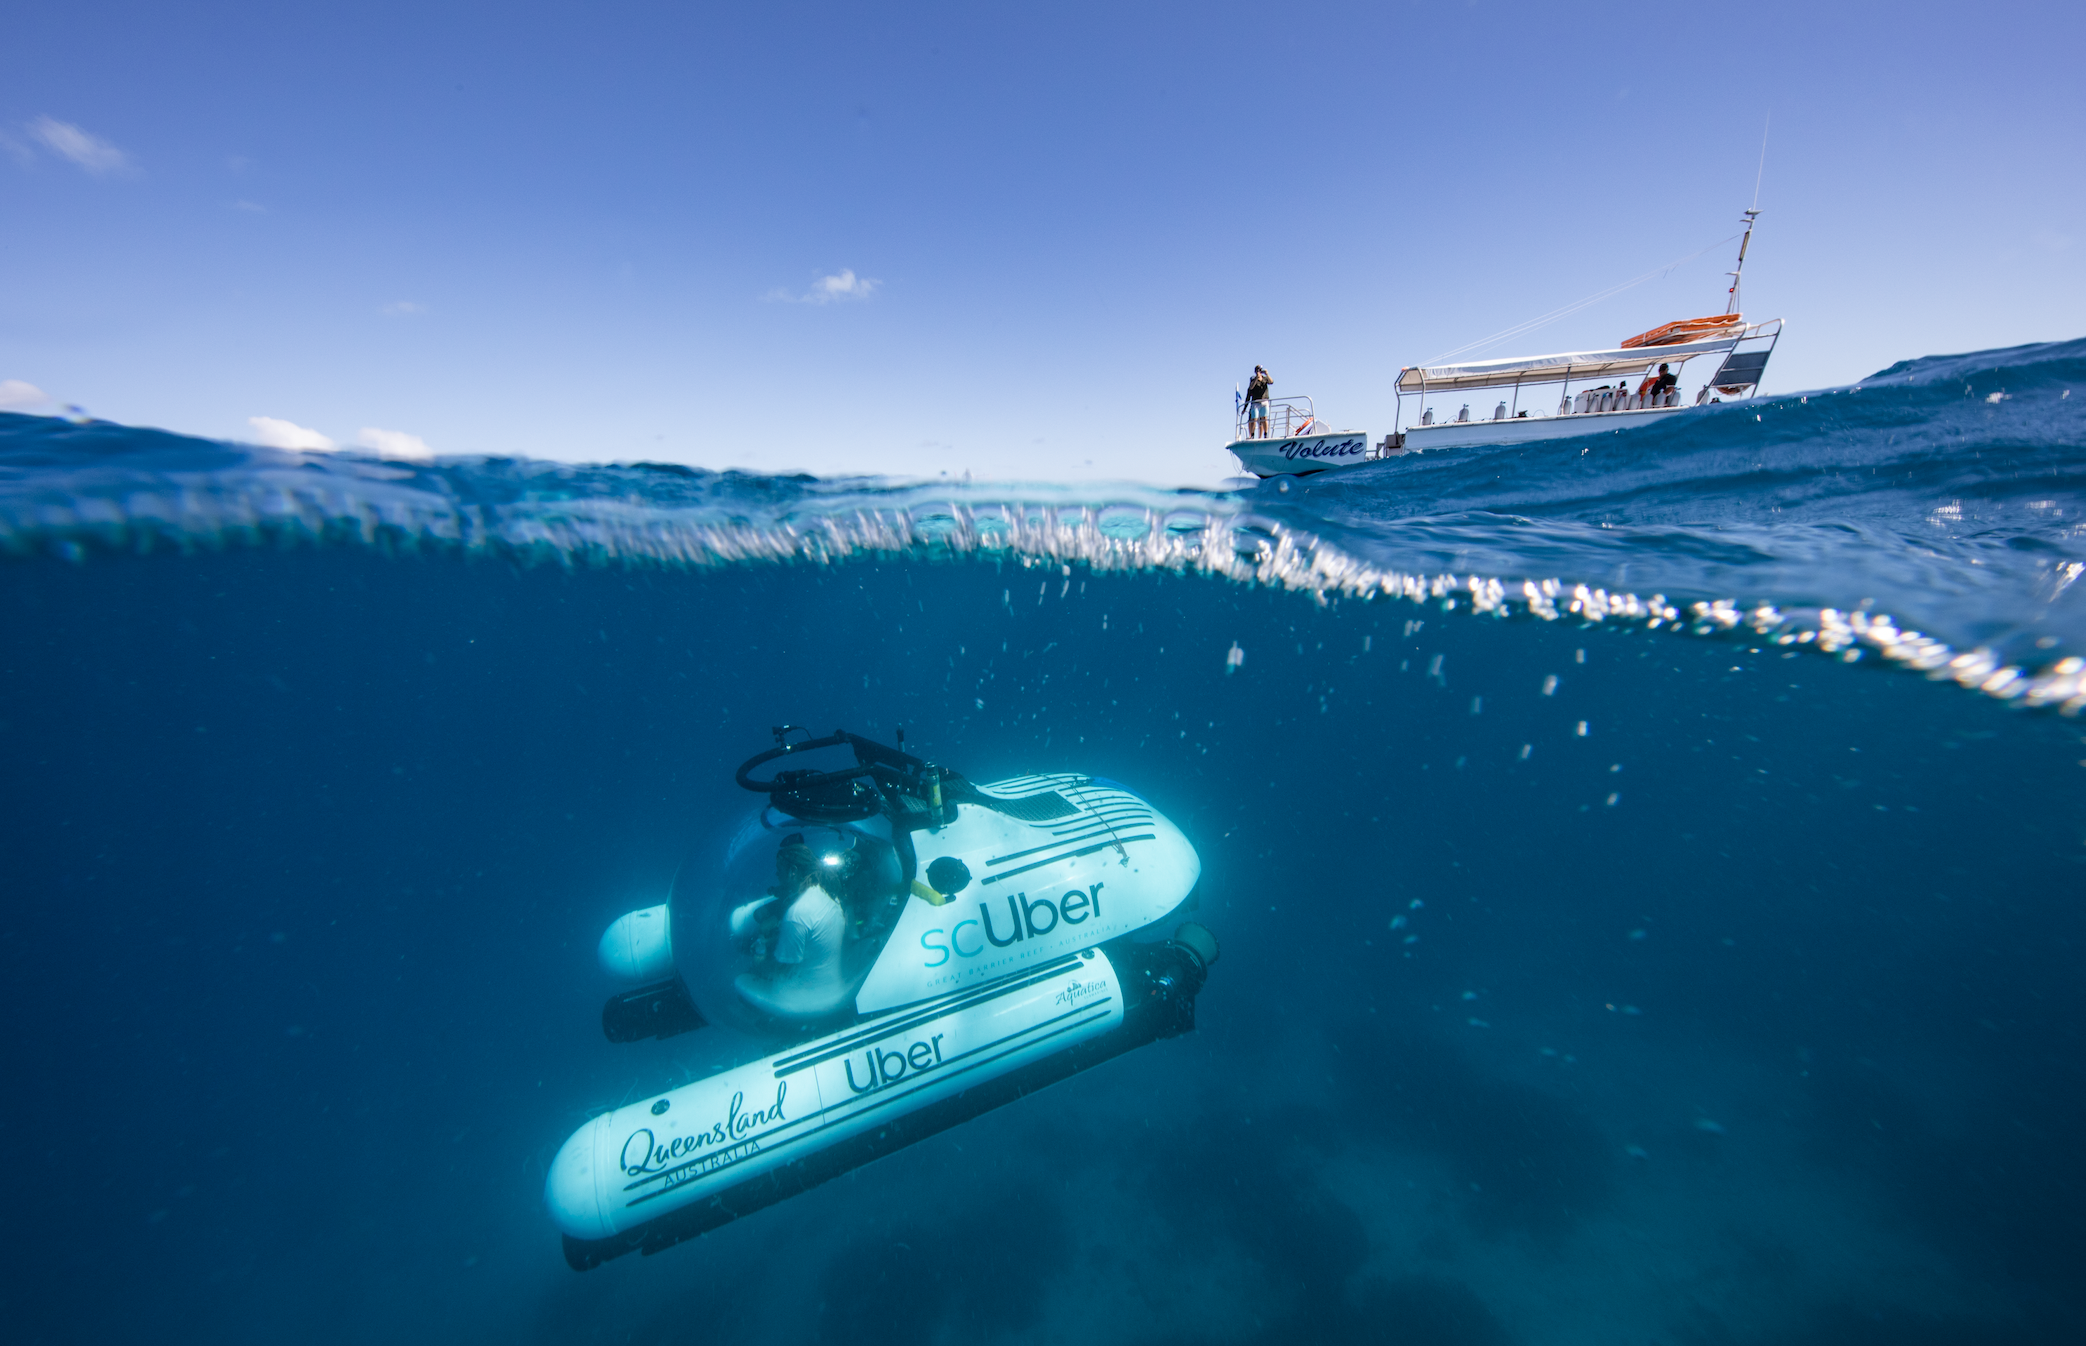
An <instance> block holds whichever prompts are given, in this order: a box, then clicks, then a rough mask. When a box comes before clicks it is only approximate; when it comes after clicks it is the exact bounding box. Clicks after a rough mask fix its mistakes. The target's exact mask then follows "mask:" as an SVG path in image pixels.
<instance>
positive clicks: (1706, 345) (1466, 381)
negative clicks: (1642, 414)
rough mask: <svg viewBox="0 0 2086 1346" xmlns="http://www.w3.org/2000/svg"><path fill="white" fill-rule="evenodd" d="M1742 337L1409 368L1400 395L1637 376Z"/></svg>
mask: <svg viewBox="0 0 2086 1346" xmlns="http://www.w3.org/2000/svg"><path fill="white" fill-rule="evenodd" d="M1743 339H1744V338H1743V336H1742V335H1741V334H1740V333H1737V332H1734V333H1732V334H1731V335H1729V336H1721V337H1716V338H1713V339H1712V340H1709V341H1685V342H1679V343H1676V344H1674V345H1671V346H1640V347H1638V348H1636V349H1635V350H1623V349H1620V348H1618V349H1615V350H1605V351H1566V352H1565V353H1563V354H1561V355H1534V356H1524V357H1522V358H1521V359H1518V360H1481V361H1478V362H1477V363H1475V364H1460V365H1431V366H1427V365H1413V366H1409V367H1407V368H1405V369H1401V370H1399V371H1398V391H1399V392H1401V393H1418V392H1449V391H1454V390H1458V389H1471V388H1510V387H1518V386H1520V385H1523V384H1530V383H1536V384H1541V383H1561V382H1563V381H1565V380H1567V379H1571V380H1574V381H1576V380H1579V379H1597V378H1602V377H1605V376H1607V375H1610V374H1635V373H1638V372H1640V371H1642V370H1646V369H1649V368H1651V367H1653V366H1655V365H1657V364H1658V363H1659V362H1660V361H1665V362H1667V363H1669V364H1678V363H1680V362H1681V361H1682V360H1686V359H1689V358H1691V357H1693V356H1697V355H1717V354H1721V353H1723V352H1724V351H1728V350H1730V349H1731V348H1732V347H1733V346H1736V345H1737V344H1738V343H1739V342H1740V341H1741V340H1743Z"/></svg>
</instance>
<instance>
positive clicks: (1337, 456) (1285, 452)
mask: <svg viewBox="0 0 2086 1346" xmlns="http://www.w3.org/2000/svg"><path fill="white" fill-rule="evenodd" d="M1224 447H1225V448H1226V449H1228V450H1229V451H1230V452H1231V455H1232V456H1233V457H1234V458H1237V459H1238V460H1239V463H1240V465H1241V466H1243V467H1244V468H1245V469H1246V470H1247V471H1248V472H1251V473H1252V474H1253V475H1254V476H1256V477H1280V476H1297V477H1301V476H1306V475H1309V474H1310V473H1313V472H1323V471H1325V470H1326V469H1327V468H1330V467H1348V466H1351V465H1353V464H1355V463H1359V462H1361V461H1363V460H1364V459H1366V458H1367V457H1368V456H1369V436H1368V435H1366V434H1364V433H1362V432H1361V431H1359V430H1341V431H1337V432H1334V433H1331V434H1324V435H1292V436H1291V437H1289V438H1287V439H1235V440H1233V441H1232V442H1231V443H1229V444H1227V445H1225V446H1224Z"/></svg>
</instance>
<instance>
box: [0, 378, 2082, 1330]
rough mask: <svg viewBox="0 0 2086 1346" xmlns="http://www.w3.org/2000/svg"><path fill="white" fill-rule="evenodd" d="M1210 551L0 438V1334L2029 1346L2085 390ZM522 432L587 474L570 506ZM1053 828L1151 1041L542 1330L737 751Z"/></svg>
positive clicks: (2065, 1110)
mask: <svg viewBox="0 0 2086 1346" xmlns="http://www.w3.org/2000/svg"><path fill="white" fill-rule="evenodd" d="M1676 421H1677V422H1678V423H1669V424H1668V425H1666V426H1663V427H1659V428H1654V429H1646V430H1640V431H1636V432H1633V433H1630V434H1626V435H1615V436H1605V437H1596V438H1594V439H1592V440H1586V439H1578V440H1571V441H1567V442H1564V443H1555V444H1532V445H1520V446H1514V447H1511V448H1506V449H1499V450H1479V451H1472V452H1468V453H1463V454H1458V455H1443V456H1440V457H1438V458H1437V457H1428V458H1421V457H1418V456H1414V457H1409V458H1400V459H1393V460H1389V461H1386V462H1383V463H1380V464H1374V465H1370V466H1366V467H1362V468H1357V469H1353V470H1350V471H1347V472H1342V473H1337V474H1332V475H1329V476H1323V477H1317V478H1310V479H1296V480H1286V481H1284V480H1278V481H1274V482H1268V483H1262V484H1258V485H1254V486H1251V487H1249V488H1242V489H1238V490H1234V491H1198V490H1160V489H1155V488H1151V487H1141V486H1125V487H1120V488H1114V487H1097V486H1092V485H1077V486H1072V485H1055V486H1052V485H1006V484H985V483H975V484H974V483H969V482H953V481H933V482H917V481H911V482H900V481H892V480H886V479H878V478H860V479H848V480H833V479H814V478H810V477H762V476H755V475H748V474H742V473H723V474H717V473H709V472H702V471H696V470H691V469H687V468H683V467H678V466H667V465H652V464H642V463H637V464H628V465H621V466H592V467H574V466H570V465H562V464H551V463H541V462H530V461H522V460H512V459H470V460H443V461H440V462H437V463H432V464H429V463H403V462H382V461H376V460H371V459H358V458H353V457H347V456H330V455H316V454H313V455H306V454H297V453H288V452H279V451H273V450H266V449H259V448H254V447H252V446H246V445H236V444H226V443H218V442H211V441H205V440H199V439H194V438H187V437H183V436H178V435H173V434H167V433H162V432H157V431H152V430H141V429H133V428H128V427H123V426H116V425H110V424H105V423H78V424H76V423H73V422H70V421H66V420H61V419H49V418H33V417H23V416H11V415H0V631H4V632H5V637H4V645H0V752H4V761H5V764H6V771H5V773H4V777H0V780H4V791H5V794H4V800H0V802H4V809H5V819H6V822H5V825H4V827H0V876H4V878H0V884H4V890H0V891H4V894H5V896H4V906H0V996H4V1002H0V1003H4V1011H5V1022H6V1025H7V1030H8V1031H7V1032H6V1033H5V1035H4V1036H0V1076H4V1079H5V1081H6V1100H7V1106H6V1107H5V1109H4V1110H0V1128H4V1129H0V1146H4V1150H5V1153H6V1154H7V1155H8V1156H9V1161H8V1169H7V1173H8V1183H7V1188H8V1198H7V1202H6V1211H7V1217H8V1218H7V1219H6V1221H5V1232H4V1234H0V1237H4V1238H5V1240H6V1242H7V1247H6V1250H5V1256H4V1258H0V1321H4V1322H5V1323H6V1325H7V1326H6V1336H7V1338H8V1339H9V1340H10V1341H16V1342H24V1343H28V1342H36V1343H43V1342H53V1343H56V1342H117V1341H140V1340H151V1341H157V1342H175V1343H180V1342H212V1343H223V1342H235V1343H244V1342H253V1343H275V1342H283V1341H299V1342H365V1341H374V1340H383V1341H389V1342H405V1343H413V1342H431V1343H432V1342H439V1343H444V1344H445V1346H448V1344H450V1343H457V1342H481V1341H482V1342H539V1341H540V1342H601V1343H624V1342H631V1343H651V1342H683V1341H685V1342H704V1343H710V1342H745V1343H754V1342H759V1343H793V1342H847V1343H860V1344H861V1346H883V1344H884V1343H891V1344H892V1346H896V1344H898V1343H966V1344H968V1343H981V1342H1000V1341H1009V1342H1036V1343H1044V1342H1049V1343H1061V1342H1065V1341H1079V1342H1090V1343H1117V1342H1120V1343H1128V1344H1131V1346H1146V1344H1148V1346H1186V1344H1188V1343H1275V1342H1292V1341H1298V1342H1303V1341H1308V1342H1314V1343H1327V1344H1328V1346H1341V1344H1342V1343H1362V1342H1370V1343H1377V1342H1381V1343H1414V1344H1416V1346H1449V1344H1456V1346H1462V1344H1465V1343H1468V1344H1471V1346H1478V1344H1480V1343H1482V1344H1486V1346H1490V1344H1492V1343H1525V1344H1526V1346H1548V1344H1556V1346H1563V1344H1565V1343H1572V1344H1575V1346H1576V1344H1577V1343H1589V1344H1590V1343H1662V1344H1666V1346H1689V1344H1698V1343H1699V1344H1700V1346H1727V1344H1732V1346H1736V1344H1741V1343H1744V1344H1750V1343H1766V1342H1776V1343H1792V1342H1793V1343H1828V1342H1831V1343H1895V1344H1899V1346H1903V1344H1904V1343H1912V1344H1913V1346H1922V1344H1924V1343H1956V1342H1973V1343H1985V1342H1991V1343H1999V1342H2073V1341H2078V1340H2081V1339H2086V1280H2082V1269H2086V1144H2082V1139H2086V1137H2082V1126H2081V1121H2080V1117H2081V1109H2082V1105H2086V1040H2082V1011H2086V989H2082V981H2081V976H2080V969H2081V959H2082V957H2086V911H2082V902H2086V736H2082V728H2086V718H2081V717H2080V716H2079V712H2080V711H2081V709H2082V708H2086V678H2082V673H2081V668H2082V665H2081V663H2080V661H2079V659H2078V658H2077V657H2076V656H2078V655H2080V654H2086V585H2081V584H2078V583H2077V582H2076V581H2077V580H2078V578H2079V577H2080V575H2081V573H2082V571H2086V341H2078V342H2070V343H2063V344H2056V345H2042V346H2030V347H2022V348H2017V349H2012V350H2002V351H1987V352H1981V353H1977V354H1972V355H1963V356H1952V357H1945V358H1931V359H1922V360H1915V361H1909V362H1907V363H1904V364H1901V365H1897V366H1893V367H1892V368H1891V369H1888V370H1884V371H1882V372H1880V373H1878V374H1877V375H1876V376H1874V377H1872V378H1870V379H1868V380H1865V381H1864V382H1863V383H1861V384H1860V385H1858V386H1852V387H1846V388H1838V389H1828V390H1821V391H1818V392H1813V393H1810V394H1808V395H1801V394H1790V395H1787V396H1775V397H1767V398H1761V399H1758V400H1754V401H1748V402H1740V403H1731V404H1727V405H1724V406H1721V407H1719V408H1716V409H1714V411H1712V412H1711V413H1709V414H1706V415H1702V416H1692V417H1685V418H1676ZM583 447H584V446H580V449H579V450H576V451H583ZM784 722H789V723H796V724H808V725H810V726H812V727H813V728H814V729H815V730H817V731H818V732H826V731H828V730H830V729H832V728H833V727H835V726H839V727H845V728H847V729H850V730H853V731H856V732H858V733H863V734H867V735H871V736H876V737H881V738H885V739H888V738H889V737H890V736H891V734H892V733H893V731H895V730H896V729H898V728H900V727H903V728H904V730H905V731H906V743H907V746H908V748H910V749H912V750H914V751H918V752H920V753H922V754H923V755H925V756H928V757H931V758H932V759H934V760H936V761H938V762H941V763H944V764H947V765H949V766H952V767H954V768H956V769H958V770H960V771H962V772H964V773H965V774H966V775H968V776H970V777H971V778H972V779H973V780H981V781H989V780H993V779H997V778H1000V777H1004V776H1010V775H1014V774H1017V773H1021V772H1029V771H1077V772H1084V773H1091V774H1095V775H1100V776H1106V777H1111V778H1114V779H1116V780H1120V781H1122V782H1124V783H1125V784H1127V785H1129V786H1130V787H1131V788H1133V789H1136V790H1138V791H1140V792H1142V793H1143V794H1145V795H1146V796H1147V797H1148V798H1150V799H1151V800H1152V801H1153V802H1154V803H1155V804H1157V805H1158V806H1159V807H1160V809H1162V810H1163V811H1164V812H1165V813H1166V814H1167V815H1168V816H1169V817H1171V818H1172V819H1173V820H1174V821H1175V822H1176V823H1178V824H1179V825H1180V827H1181V828H1182V829H1183V830H1184V831H1185V832H1186V834H1187V835H1188V837H1189V839H1190V840H1191V841H1192V842H1193V843H1194V844H1195V846H1196V847H1197V848H1198V850H1199V852H1200V854H1201V857H1202V862H1203V871H1202V879H1201V883H1200V886H1199V888H1198V889H1197V891H1196V893H1195V895H1194V896H1193V897H1192V898H1191V899H1190V907H1191V914H1192V915H1193V916H1194V917H1195V919H1197V920H1199V921H1201V922H1203V923H1204V924H1206V925H1208V926H1209V927H1210V928H1211V929H1213V930H1214V931H1215V932H1216V934H1217V936H1218V938H1219V939H1220V940H1221V941H1222V943H1223V949H1224V953H1223V957H1222V959H1221V961H1220V963H1219V964H1218V965H1217V966H1216V967H1215V969H1214V970H1213V971H1212V973H1211V976H1210V980H1209V982H1208V985H1207V986H1206V987H1205V988H1204V990H1203V992H1202V994H1201V999H1200V1003H1199V1007H1198V1019H1199V1027H1198V1030H1197V1031H1196V1032H1195V1033H1194V1034H1192V1035H1190V1036H1187V1037H1182V1038H1177V1039H1172V1040H1168V1041H1163V1042H1160V1043H1156V1044H1154V1045H1152V1046H1149V1047H1144V1048H1140V1049H1138V1050H1136V1051H1134V1052H1131V1053H1129V1054H1128V1055H1125V1056H1122V1057H1120V1058H1117V1059H1115V1060H1113V1061H1110V1062H1107V1063H1105V1064H1103V1065H1101V1066H1099V1067H1097V1068H1095V1069H1093V1070H1091V1071H1088V1072H1086V1073H1084V1074H1081V1075H1078V1076H1076V1077H1074V1078H1072V1079H1070V1080H1068V1081H1065V1082H1063V1083H1061V1084H1058V1085H1054V1086H1052V1087H1051V1088H1050V1089H1048V1090H1046V1091H1044V1092H1042V1093H1039V1094H1037V1095H1035V1096H1033V1097H1030V1098H1027V1099H1025V1100H1022V1101H1020V1102H1018V1103H1016V1104H1013V1105H1011V1106H1009V1107H1006V1108H1003V1109H1000V1110H998V1111H996V1112H992V1113H989V1114H987V1115H985V1116H983V1117H980V1118H978V1119H977V1120H974V1121H972V1122H969V1123H967V1124H965V1125H963V1126H961V1127H958V1128H956V1129H954V1130H952V1131H949V1132H946V1133H944V1134H943V1135H941V1136H939V1137H936V1138H934V1139H932V1140H930V1141H927V1142H925V1143H923V1144H920V1145H918V1146H916V1147H914V1148H912V1149H909V1150H906V1151H904V1152H902V1153H900V1154H897V1155H895V1156H892V1157H889V1158H886V1159H883V1160H880V1161H878V1162H876V1163H873V1164H871V1165H868V1166H866V1167H864V1168H861V1169H859V1170H857V1171H855V1172H854V1173H852V1174H849V1175H848V1176H846V1177H844V1178H841V1179H838V1180H836V1181H834V1182H832V1183H830V1184H828V1185H826V1186H824V1187H822V1188H819V1189H817V1190H815V1191H813V1192H811V1193H809V1194H806V1195H804V1196H801V1197H798V1198H796V1199H793V1200H790V1201H788V1202H785V1203H783V1204H781V1205H778V1206H775V1207H773V1208H771V1209H768V1210H766V1211H763V1212H760V1213H758V1214H756V1215H753V1216H750V1217H748V1218H746V1219H743V1220H741V1221H739V1222H737V1223H736V1224H733V1225H730V1226H727V1227H726V1228H724V1229H722V1230H719V1231H717V1232H715V1233H712V1234H710V1235H707V1236H705V1237H704V1238H702V1239H700V1240H698V1241H695V1242H691V1243H686V1244H683V1245H681V1246H680V1247H677V1248H674V1249H672V1250H670V1251H668V1252H665V1253H662V1254H660V1255H659V1256H656V1257H636V1256H632V1257H626V1258H623V1259H621V1260H618V1261H615V1262H611V1263H609V1264H608V1265H606V1266H604V1267H601V1268H599V1269H597V1270H594V1271H590V1272H587V1273H585V1274H578V1273H575V1272H573V1271H571V1270H569V1269H568V1268H567V1267H566V1265H565V1262H564V1260H563V1258H562V1256H561V1254H560V1250H559V1239H558V1235H557V1232H556V1230H555V1229H554V1228H553V1226H552V1225H551V1223H550V1221H549V1219H548V1217H547V1215H546V1214H545V1211H544V1209H543V1205H542V1185H543V1180H544V1173H545V1165H546V1164H547V1163H548V1161H549V1159H550V1158H551V1156H552V1155H553V1154H554V1153H555V1152H556V1150H557V1147H558V1146H559V1145H560V1144H561V1143H562V1142H563V1140H564V1139H565V1137H566V1136H567V1135H569V1134H570V1133H571V1132H572V1131H573V1130H574V1129H575V1128H576V1127H578V1126H579V1125H581V1124H582V1123H583V1122H585V1121H586V1120H587V1119H588V1118H589V1117H590V1116H592V1115H594V1114H595V1113H597V1112H599V1111H601V1110H603V1109H605V1108H608V1107H613V1106H615V1105H617V1104H619V1103H621V1102H623V1101H625V1100H630V1099H637V1098H642V1097H644V1096H645V1095H647V1094H649V1093H653V1092H657V1091H659V1090H660V1089H663V1088H665V1087H668V1086H670V1085H673V1084H678V1083H681V1082H683V1081H686V1080H688V1079H692V1078H696V1077H698V1076H700V1075H702V1074H704V1073H706V1072H707V1071H709V1070H710V1069H713V1068H715V1067H716V1066H717V1065H718V1064H720V1063H721V1061H722V1059H723V1058H724V1057H725V1056H727V1055H729V1052H730V1044H729V1042H728V1041H727V1039H726V1038H725V1037H724V1036H722V1035H721V1033H720V1031H719V1030H710V1029H705V1030H702V1031H701V1032H697V1033H693V1034H688V1035H685V1036H682V1037H677V1038H672V1039H668V1040H664V1041H651V1042H644V1043H639V1044H632V1045H621V1046H618V1045H613V1044H611V1043H609V1042H607V1041H605V1040H604V1038H603V1036H602V1032H601V1028H600V1009H601V1004H602V1001H603V999H604V998H605V997H606V996H607V994H608V993H609V992H610V991H611V990H612V989H613V988H612V987H611V986H610V984H609V983H608V981H607V980H606V978H605V977H604V975H603V974H602V973H601V972H600V970H599V969H598V968H597V966H596V963H595V956H594V944H595V941H596V939H597V938H598V936H599V934H600V932H601V930H602V928H603V927H604V926H605V925H606V924H607V923H608V922H609V921H610V920H612V919H613V918H614V917H616V916H617V915H619V914H621V913H623V912H625V911H627V910H630V909H632V908H634V907H640V906H647V905H651V904H653V903H655V902H659V901H663V900H664V897H665V893H666V889H667V886H668V884H669V882H670V881H671V879H672V877H673V875H674V873H675V870H676V868H677V866H678V865H679V864H680V863H681V861H682V858H683V857H684V856H685V855H686V854H688V853H689V850H690V847H691V846H692V845H694V844H696V842H697V840H698V839H699V838H702V837H705V836H709V835H711V834H713V833H714V832H715V830H716V828H717V827H718V825H719V820H721V819H728V818H733V817H737V816H739V815H740V814H742V813H743V812H744V810H745V809H746V807H747V805H746V801H747V799H748V796H746V795H745V794H744V793H743V792H742V791H739V790H737V789H736V788H735V787H734V786H733V783H732V778H731V777H732V770H733V768H734V767H735V766H736V765H737V764H738V763H739V762H740V761H741V760H742V759H744V758H746V757H747V756H749V755H750V754H752V753H754V752H757V751H759V750H761V749H763V748H765V747H767V746H769V743H770V738H769V727H770V726H771V725H775V724H781V723H784Z"/></svg>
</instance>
